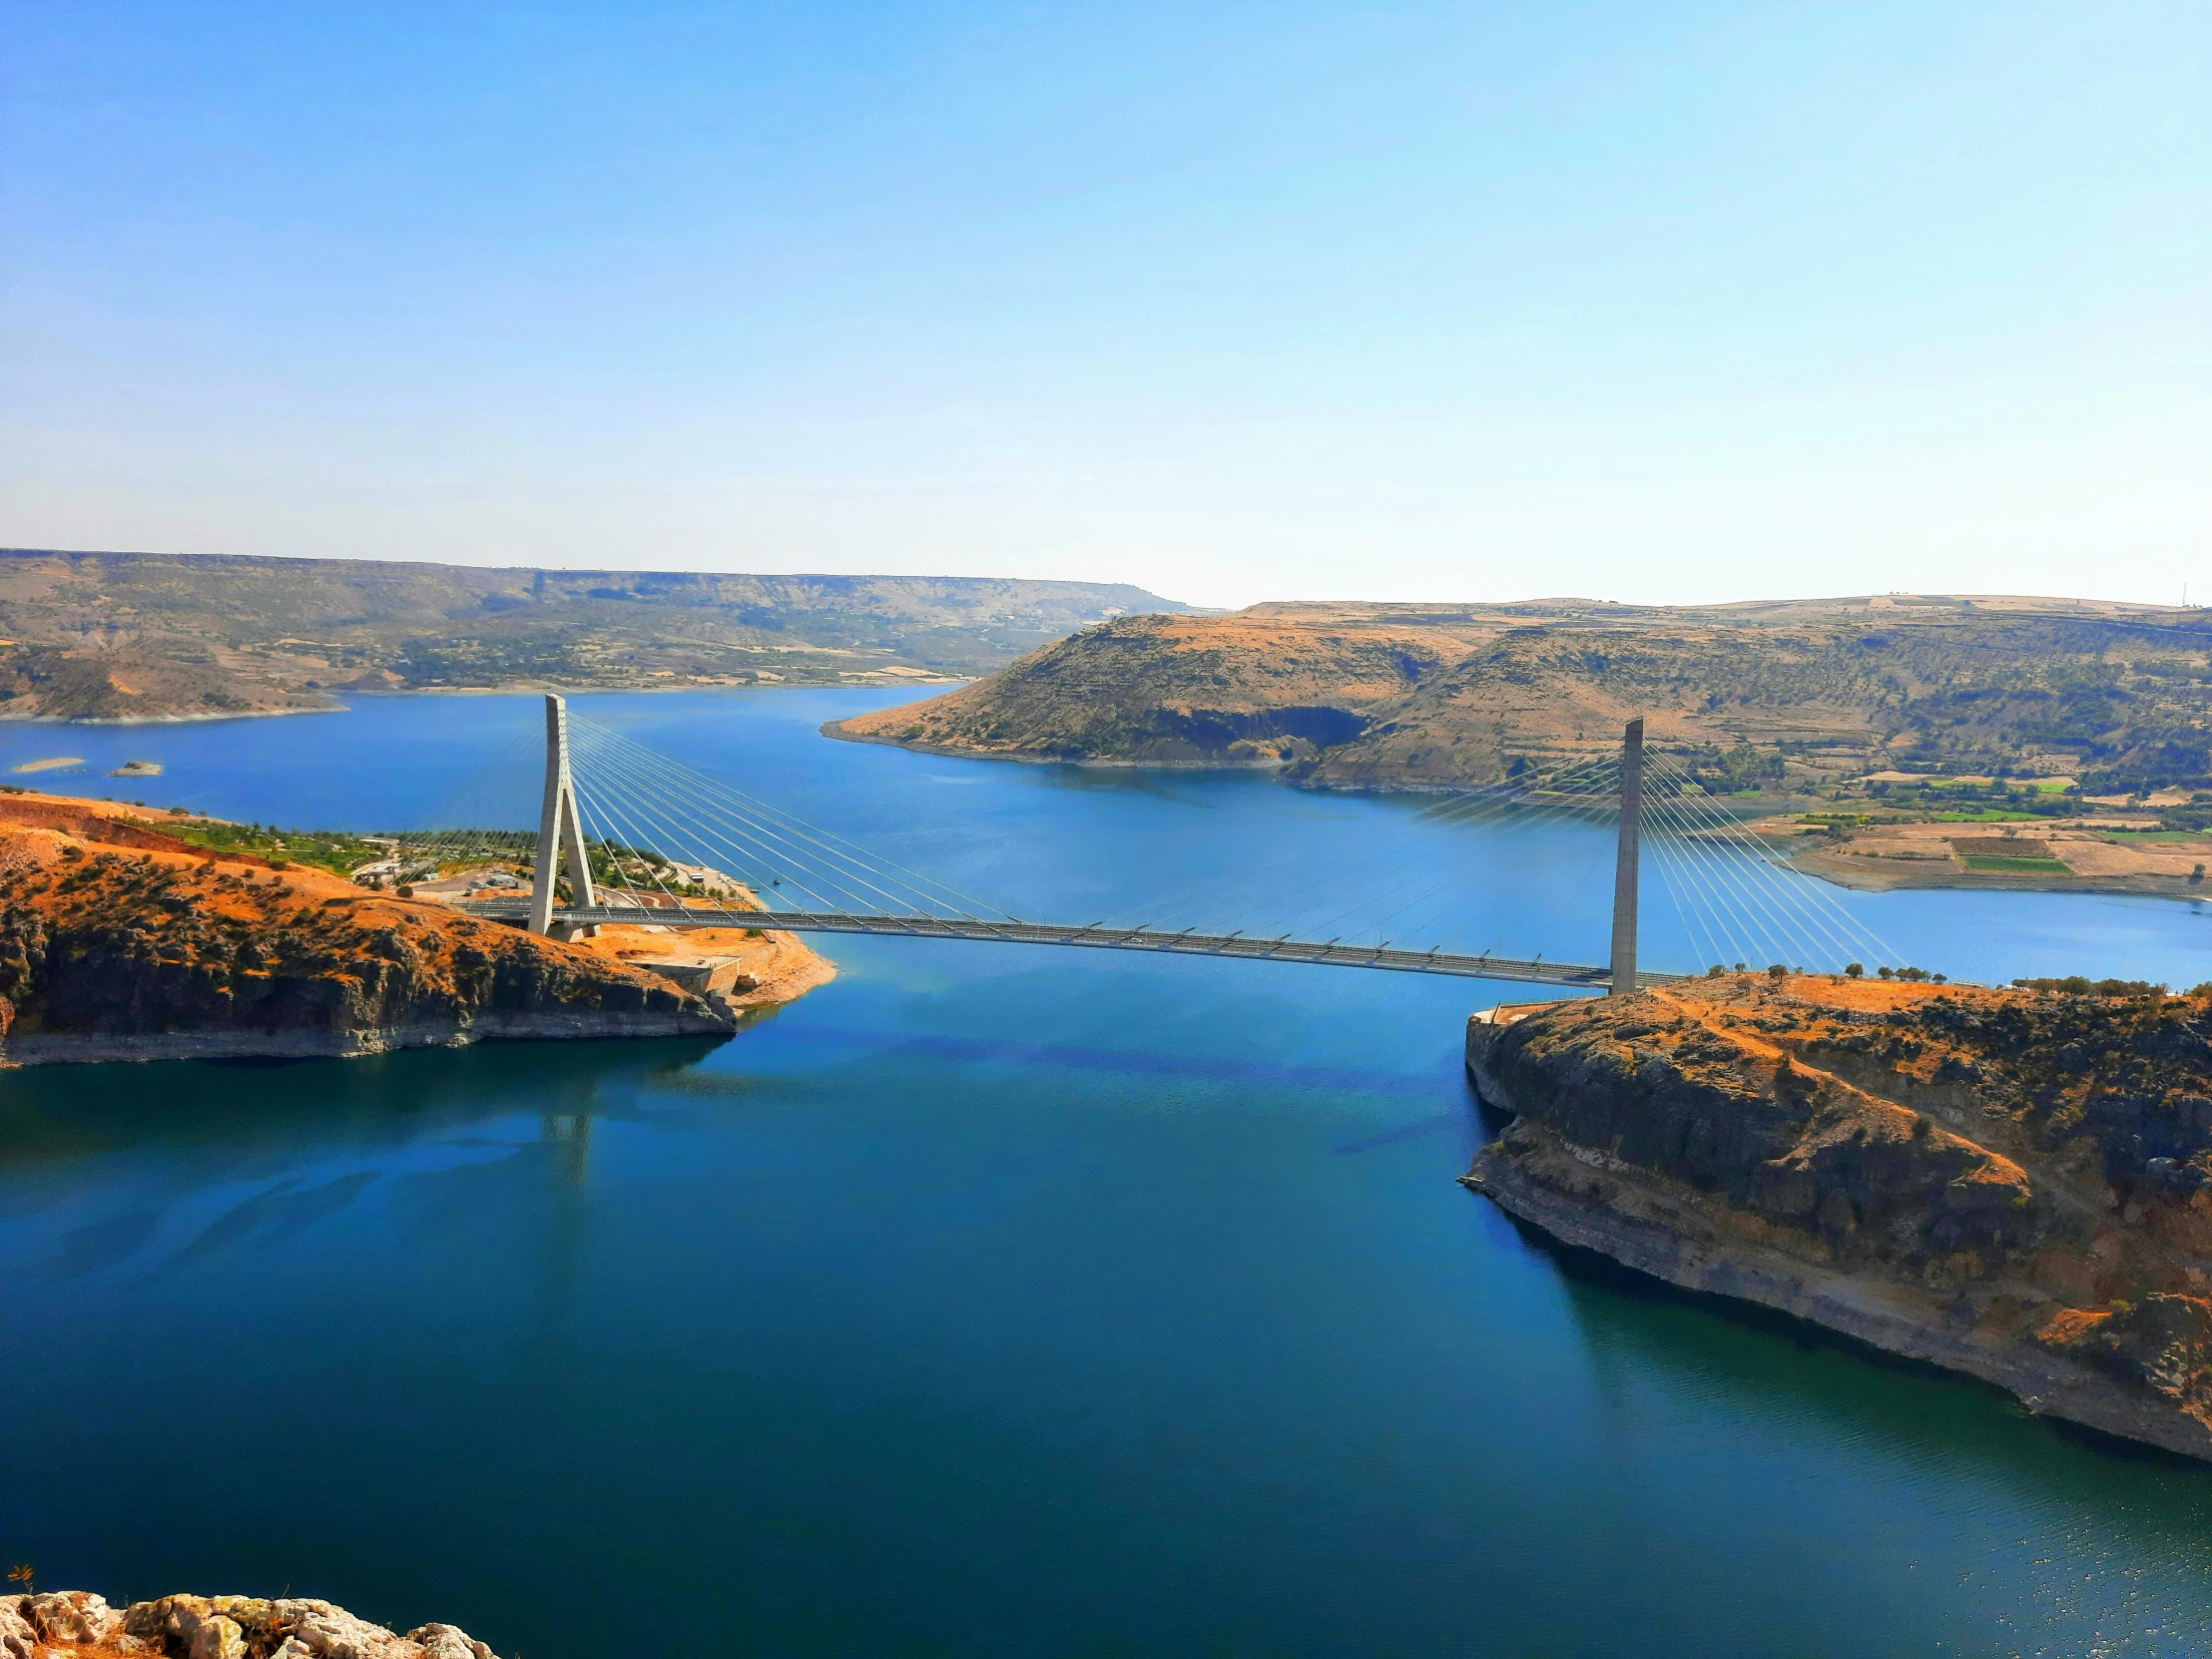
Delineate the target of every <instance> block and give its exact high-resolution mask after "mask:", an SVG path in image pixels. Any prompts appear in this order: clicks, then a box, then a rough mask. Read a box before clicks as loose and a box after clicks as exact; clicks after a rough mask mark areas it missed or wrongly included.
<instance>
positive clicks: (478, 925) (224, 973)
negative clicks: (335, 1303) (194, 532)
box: [0, 798, 738, 1065]
mask: <svg viewBox="0 0 2212 1659" xmlns="http://www.w3.org/2000/svg"><path fill="white" fill-rule="evenodd" d="M78 805H84V806H88V807H89V805H90V804H78ZM23 807H24V804H22V803H18V802H14V801H13V799H12V798H7V799H0V1065H36V1064H42V1063H53V1062H57V1061H76V1060H157V1059H196V1058H211V1057H229V1056H307V1055H348V1054H371V1053H378V1052H381V1051H383V1050H386V1049H393V1048H419V1047H430V1046H444V1045H454V1044H460V1043H468V1042H478V1041H483V1040H485V1039H489V1038H518V1037H530V1038H542V1037H616V1036H678V1035H717V1034H721V1033H725V1032H728V1031H731V1030H734V1029H736V1026H737V1023H738V1020H737V1016H736V1014H735V1013H734V1012H733V1011H732V1009H731V1008H730V1006H729V1005H728V1003H727V1002H726V1001H723V1000H718V999H713V998H709V997H702V996H698V995H693V994H691V993H690V992H687V991H685V990H683V989H681V988H680V987H678V986H677V985H675V984H673V983H672V982H671V981H670V980H669V979H668V978H666V977H664V976H663V975H661V974H658V973H654V972H650V971H648V970H645V969H642V968H637V967H631V966H628V965H626V964H624V963H623V962H621V961H619V960H617V959H615V958H614V957H612V956H609V955H607V954H605V953H602V952H598V951H594V950H592V949H590V948H588V947H586V946H583V945H575V944H564V943H561V942H559V941H556V940H552V939H545V938H539V937H536V936H534V935H531V934H527V933H524V932H521V931H519V930H518V929H515V928H512V927H506V926H502V925H500V924H498V923H496V922H488V921H482V920H479V919H477V918H475V917H473V916H468V915H463V914H459V913H457V912H456V911H454V910H452V909H450V908H447V907H445V906H443V905H437V904H426V903H418V902H412V901H409V900H406V899H399V898H389V897H384V896H382V895H379V894H372V893H369V892H365V891H363V890H362V889H361V888H358V887H355V886H353V885H352V884H351V883H350V882H347V881H344V880H341V879H339V878H338V877H336V876H331V875H326V874H322V873H320V872H317V871H314V870H309V869H303V868H294V869H289V870H282V871H277V870H274V869H271V868H269V867H267V866H265V865H260V864H259V860H256V861H255V863H246V862H241V861H237V860H231V859H224V858H218V857H214V856H210V855H208V854H206V853H204V852H197V851H193V850H191V849H187V848H184V847H182V846H181V845H180V846H179V848H178V850H176V851H174V852H171V851H166V850H163V849H161V848H160V847H158V846H145V845H130V846H117V845H115V844H113V843H112V841H108V840H94V839H92V838H90V836H89V834H85V833H77V832H72V830H68V829H62V828H49V827H46V826H45V825H41V824H20V823H14V822H11V814H17V813H22V812H23ZM26 816H27V815H26ZM146 834H147V836H148V838H151V839H154V840H157V841H158V840H161V839H163V838H165V837H161V836H159V835H158V834H153V833H152V832H151V831H147V832H146Z"/></svg>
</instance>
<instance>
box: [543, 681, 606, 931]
mask: <svg viewBox="0 0 2212 1659" xmlns="http://www.w3.org/2000/svg"><path fill="white" fill-rule="evenodd" d="M564 850H565V851H566V853H567V855H568V887H569V904H570V907H571V908H574V909H584V908H587V907H589V906H591V905H593V904H596V903H597V902H598V901H599V895H598V894H597V893H596V892H594V891H593V890H592V882H591V857H590V854H589V853H588V852H587V851H586V849H585V847H584V825H583V820H582V818H581V816H580V815H579V814H578V813H577V811H576V781H575V779H574V778H573V777H571V776H570V774H569V769H568V701H567V699H565V698H560V697H551V696H549V697H547V698H546V700H545V803H544V807H543V810H542V811H540V813H539V814H538V856H537V862H536V863H535V865H533V866H532V869H531V872H530V931H531V932H533V933H551V932H552V931H553V927H554V922H553V884H554V882H555V881H556V880H557V879H558V878H559V872H560V867H561V855H562V853H563V852H564ZM568 931H569V929H568V928H567V927H565V926H564V927H563V928H562V932H563V933H564V934H566V933H567V932H568Z"/></svg>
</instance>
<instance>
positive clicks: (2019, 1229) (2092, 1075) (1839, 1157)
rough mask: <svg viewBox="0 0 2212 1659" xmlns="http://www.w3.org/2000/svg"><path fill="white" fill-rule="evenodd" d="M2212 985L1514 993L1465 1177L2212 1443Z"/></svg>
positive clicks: (2017, 1384) (1905, 1338) (1616, 1236)
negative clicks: (2175, 991)
mask: <svg viewBox="0 0 2212 1659" xmlns="http://www.w3.org/2000/svg"><path fill="white" fill-rule="evenodd" d="M2207 993H2212V987H2200V988H2199V990H2198V992H2196V993H2192V994H2191V995H2188V996H2169V995H2166V994H2164V992H2163V990H2162V989H2161V988H2159V987H2154V986H2148V985H2134V984H2122V983H2112V982H2106V983H2101V984H2094V985H2092V984H2089V983H2087V982H2084V981H2078V980H2076V981H2066V982H2055V983H2051V984H2046V985H2042V986H2037V987H2016V988H2013V989H2008V990H1983V989H1978V988H1969V987H1959V986H1949V987H1934V986H1927V985H1911V984H1899V983H1883V982H1867V981H1862V980H1853V979H1845V978H1841V977H1838V978H1829V977H1825V976H1809V975H1783V974H1759V975H1756V976H1753V975H1719V976H1715V977H1712V978H1708V979H1702V980H1694V981H1690V982H1688V983H1685V984H1682V985H1677V986H1670V987H1668V988H1666V989H1664V990H1656V991H1647V992H1645V993H1643V994H1641V995H1637V996H1630V997H1616V998H1606V999H1602V1000H1597V1001H1577V1002H1559V1003H1550V1004H1537V1005H1528V1006H1524V1007H1519V1008H1510V1007H1508V1008H1499V1009H1495V1010H1492V1011H1490V1012H1488V1013H1485V1014H1478V1015H1476V1016H1475V1017H1474V1019H1473V1020H1472V1021H1470V1023H1469V1025H1468V1028H1467V1043H1466V1060H1467V1067H1468V1070H1469V1072H1470V1073H1471V1075H1472V1077H1473V1079H1474V1082H1475V1085H1476V1087H1477V1089H1478V1090H1479V1092H1480V1095H1481V1098H1482V1100H1483V1101H1484V1103H1485V1104H1486V1106H1487V1107H1488V1108H1490V1109H1491V1110H1493V1111H1495V1112H1497V1113H1502V1114H1506V1115H1508V1116H1509V1118H1510V1122H1509V1123H1508V1125H1507V1126H1506V1127H1505V1129H1504V1131H1503V1133H1502V1134H1501V1135H1500V1136H1499V1138H1498V1139H1497V1140H1496V1141H1494V1142H1492V1143H1491V1144H1490V1145H1488V1146H1486V1147H1484V1148H1483V1149H1482V1151H1481V1152H1480V1153H1479V1154H1478V1155H1477V1157H1476V1159H1475V1161H1474V1166H1473V1169H1472V1170H1471V1171H1470V1173H1469V1174H1468V1175H1467V1177H1466V1178H1465V1179H1466V1182H1467V1185H1469V1186H1470V1187H1472V1188H1473V1189H1474V1190H1475V1191H1477V1192H1480V1193H1482V1194H1485V1195H1486V1196H1488V1197H1489V1198H1491V1199H1493V1200H1495V1201H1496V1202H1497V1203H1498V1204H1499V1205H1500V1206H1502V1207H1503V1208H1504V1209H1505V1210H1507V1211H1508V1212H1510V1213H1511V1214H1513V1215H1514V1216H1516V1217H1518V1218H1520V1219H1521V1220H1522V1221H1524V1222H1526V1223H1528V1224H1531V1225H1533V1226H1534V1227H1536V1228H1539V1229H1541V1230H1542V1231H1543V1232H1545V1233H1547V1234H1549V1235H1551V1236H1552V1237H1554V1238H1556V1239H1559V1240H1561V1241H1563V1242H1565V1243H1567V1244H1570V1245H1574V1246H1578V1247H1582V1248H1585V1249H1589V1250H1594V1251H1598V1252H1601V1253H1602V1254H1604V1255H1606V1256H1609V1257H1612V1258H1613V1259H1614V1260H1616V1261H1619V1262H1622V1263H1625V1264H1627V1265H1628V1266H1629V1267H1632V1268H1636V1269H1639V1270H1641V1271H1642V1272H1645V1273H1648V1274H1651V1275H1653V1276H1654V1277H1656V1278H1659V1279H1663V1280H1666V1281H1668V1282H1669V1283H1671V1284H1675V1285H1680V1286H1684V1287H1687V1288H1689V1289H1693V1290H1698V1291H1707V1292H1714V1293H1718V1294H1720V1295H1723V1296H1729V1297H1734V1298H1739V1299H1742V1300H1745V1301H1749V1302H1755V1303H1760V1304H1763V1305H1765V1306H1768V1307H1771V1308H1777V1309H1781V1310H1784V1311H1786V1312H1788V1313H1791V1314H1794V1315H1797V1316H1798V1317H1800V1318H1803V1319H1805V1320H1808V1321H1810V1322H1812V1323H1814V1324H1816V1325H1821V1326H1825V1327H1828V1328H1829V1329H1831V1330H1835V1331H1840V1332H1843V1333H1846V1334H1848V1335H1850V1336H1852V1337H1856V1338H1859V1339H1862V1340H1864V1341H1866V1342H1868V1343H1871V1344H1873V1345H1874V1346H1876V1347H1878V1348H1882V1349H1887V1350H1889V1351H1891V1352H1893V1353H1897V1354H1902V1355H1907V1356H1910V1357H1912V1358H1915V1359H1918V1360H1924V1361H1930V1362H1933V1363H1934V1364H1936V1365H1938V1366H1942V1367H1945V1368H1947V1369H1949V1370H1953V1371H1958V1372H1963V1373H1965V1374H1967V1375H1969V1376H1972V1377H1977V1378H1981V1379H1983V1380H1985V1381H1987V1382H1990V1383H1995V1384H1997V1385H1998V1386H1999V1387H2002V1388H2005V1389H2007V1390H2009V1391H2010V1392H2011V1393H2013V1394H2014V1395H2016V1396H2017V1397H2018V1398H2019V1399H2021V1400H2022V1401H2023V1402H2024V1403H2025V1404H2026V1406H2027V1407H2028V1409H2029V1410H2031V1411H2036V1412H2041V1413H2047V1414H2050V1415H2053V1416H2058V1417H2065V1418H2069V1419H2071V1420H2072V1421H2075V1422H2079V1423H2083V1424H2086V1425H2088V1426H2090V1427H2093V1428H2097V1429H2101V1430H2104V1431H2105V1432H2108V1433H2113V1434H2119V1435H2124V1436H2126V1437H2128V1438H2131V1439H2136V1440H2142V1441H2146V1442H2148V1443H2150V1444H2152V1445H2157V1446H2162V1447H2164V1448H2166V1449H2167V1450H2170V1451H2176V1452H2181V1453H2185V1454H2187V1455H2189V1456H2192V1457H2200V1458H2207V1459H2212V994H2207Z"/></svg>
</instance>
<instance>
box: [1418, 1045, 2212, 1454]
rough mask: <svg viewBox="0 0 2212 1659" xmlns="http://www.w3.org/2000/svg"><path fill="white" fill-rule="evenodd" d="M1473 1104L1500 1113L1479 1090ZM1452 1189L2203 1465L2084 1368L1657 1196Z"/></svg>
mask: <svg viewBox="0 0 2212 1659" xmlns="http://www.w3.org/2000/svg"><path fill="white" fill-rule="evenodd" d="M1472 1069H1473V1068H1472V1067H1469V1070H1470V1071H1471V1070H1472ZM1477 1086H1478V1087H1479V1086H1481V1085H1480V1079H1479V1076H1477ZM1483 1098H1484V1099H1485V1100H1490V1101H1493V1102H1494V1103H1496V1104H1499V1105H1502V1104H1503V1103H1502V1102H1495V1100H1494V1097H1493V1096H1492V1095H1491V1093H1490V1092H1489V1090H1488V1089H1487V1088H1484V1089H1483ZM1507 1109H1508V1110H1509V1109H1510V1108H1507ZM1554 1150H1555V1151H1556V1153H1557V1154H1559V1155H1561V1156H1564V1157H1567V1158H1570V1159H1574V1160H1575V1161H1576V1162H1580V1163H1583V1164H1585V1166H1587V1163H1588V1155H1589V1154H1590V1152H1591V1150H1592V1149H1590V1148H1586V1147H1576V1146H1573V1145H1571V1144H1569V1143H1567V1142H1565V1141H1560V1142H1559V1144H1558V1146H1557V1147H1556V1148H1555V1149H1554ZM1459 1184H1460V1185H1461V1186H1463V1187H1465V1188H1467V1189H1468V1190H1469V1191H1470V1192H1477V1193H1480V1194H1481V1195H1482V1196H1483V1197H1484V1198H1487V1199H1489V1200H1490V1201H1491V1202H1492V1203H1494V1204H1496V1205H1497V1207H1498V1208H1499V1209H1501V1210H1503V1211H1504V1212H1505V1213H1506V1214H1507V1215H1509V1216H1512V1217H1514V1218H1516V1219H1517V1220H1520V1221H1523V1222H1526V1223H1527V1224H1528V1225H1529V1226H1531V1227H1533V1228H1535V1229H1536V1230H1537V1231H1539V1232H1541V1233H1543V1234H1545V1235H1546V1236H1547V1237H1549V1238H1552V1239H1555V1240H1557V1241H1558V1242H1559V1243H1561V1244H1564V1245H1570V1246H1573V1247H1574V1248H1576V1249H1579V1250H1588V1251H1594V1252H1596V1253H1597V1254H1598V1255H1600V1256H1604V1257H1607V1258H1609V1259H1610V1260H1612V1261H1614V1262H1618V1263H1619V1264H1620V1265H1621V1266H1623V1267H1626V1268H1631V1269H1633V1270H1635V1271H1636V1272H1638V1273H1642V1274H1647V1275H1649V1276H1650V1277H1651V1278H1653V1279H1657V1280H1661V1281H1664V1282H1665V1283H1666V1284H1669V1285H1673V1286H1675V1287H1677V1288H1678V1289H1681V1290H1685V1291H1701V1292H1704V1293H1706V1294H1708V1295H1712V1296H1723V1297H1729V1298H1732V1299H1733V1300H1735V1301H1738V1302H1750V1303H1756V1304H1757V1305H1759V1306H1760V1307H1762V1308H1772V1309H1774V1310H1775V1311H1777V1312H1778V1313H1784V1314H1789V1315H1791V1316H1792V1317H1794V1318H1797V1319H1801V1320H1804V1321H1805V1322H1806V1323H1807V1324H1808V1325H1817V1326H1820V1327H1821V1328H1822V1329H1823V1330H1827V1331H1834V1332H1837V1333H1839V1334H1841V1335H1843V1336H1846V1337H1851V1338H1855V1339H1857V1340H1858V1341H1860V1342H1863V1343H1866V1344H1867V1345H1868V1346H1869V1347H1872V1348H1878V1349H1880V1350H1882V1351H1883V1352H1884V1353H1885V1354H1895V1355H1898V1356H1900V1357H1902V1358H1904V1359H1907V1360H1919V1361H1923V1362H1925V1363H1926V1364H1929V1365H1932V1366H1936V1367H1939V1368H1940V1369H1942V1370H1944V1371H1950V1372H1957V1373H1959V1374H1960V1375H1962V1376H1966V1377H1972V1378H1976V1379H1978V1380H1980V1381H1981V1382H1984V1383H1993V1384H1994V1385H1995V1386H1997V1387H1999V1388H2002V1389H2003V1390H2004V1391H2005V1392H2006V1393H2008V1394H2011V1395H2012V1396H2013V1397H2014V1398H2016V1399H2017V1400H2018V1401H2019V1402H2020V1403H2021V1404H2022V1405H2024V1406H2026V1407H2027V1409H2028V1410H2029V1411H2031V1412H2033V1413H2034V1414H2036V1415H2037V1416H2053V1417H2062V1418H2064V1419H2066V1420H2067V1421H2069V1422H2076V1423H2080V1424H2081V1425H2083V1426H2084V1427H2088V1428H2094V1429H2098V1430H2101V1431H2102V1432H2104V1433H2107V1434H2116V1435H2119V1436H2120V1437H2121V1438H2123V1439H2130V1440H2140V1441H2143V1442H2145V1443H2146V1444H2150V1445H2155V1446H2159V1447H2161V1448H2162V1449H2164V1450H2167V1451H2172V1452H2177V1453H2179V1454H2180V1455H2182V1456H2184V1457H2198V1458H2205V1459H2212V1435H2207V1434H2206V1433H2205V1432H2204V1431H2203V1429H2202V1428H2201V1427H2199V1426H2196V1425H2186V1426H2185V1425H2183V1424H2181V1423H2178V1422H2177V1421H2176V1420H2175V1419H2174V1417H2173V1415H2172V1413H2171V1412H2170V1411H2165V1410H2159V1409H2155V1408H2153V1407H2152V1406H2150V1405H2149V1404H2147V1403H2144V1402H2141V1401H2136V1400H2129V1399H2122V1398H2118V1397H2115V1395H2114V1393H2113V1388H2112V1383H2111V1380H2110V1379H2109V1378H2107V1377H2104V1376H2102V1375H2101V1374H2099V1373H2097V1372H2095V1371H2093V1370H2091V1369H2090V1368H2089V1367H2087V1366H2078V1365H2073V1364H2070V1363H2068V1362H2066V1361H2063V1360H2058V1359H2055V1358H2052V1357H2047V1356H2040V1355H2034V1354H2026V1353H2020V1352H2017V1351H2014V1352H2010V1353H1999V1352H1992V1351H1990V1350H1987V1349H1984V1348H1980V1347H1977V1346H1975V1345H1974V1344H1973V1343H1972V1342H1971V1341H1970V1340H1967V1339H1965V1338H1963V1337H1962V1336H1961V1335H1960V1333H1959V1331H1958V1328H1957V1326H1956V1325H1955V1324H1954V1323H1953V1322H1952V1321H1950V1320H1949V1319H1948V1318H1945V1317H1942V1316H1941V1315H1939V1314H1936V1312H1935V1311H1933V1310H1922V1309H1916V1308H1912V1307H1910V1306H1903V1305H1897V1304H1891V1303H1886V1302H1885V1301H1884V1300H1883V1299H1882V1297H1881V1295H1880V1292H1879V1291H1877V1290H1874V1289H1872V1288H1871V1287H1869V1286H1868V1285H1867V1284H1866V1282H1865V1281H1863V1280H1861V1279H1858V1278H1855V1277H1854V1276H1852V1275H1850V1274H1848V1273H1821V1272H1814V1271H1808V1270H1807V1268H1806V1265H1805V1264H1804V1263H1803V1262H1802V1261H1799V1260H1798V1259H1796V1258H1795V1257H1792V1256H1788V1255H1785V1254H1784V1253H1783V1252H1781V1251H1779V1250H1766V1249H1762V1248H1760V1247H1759V1246H1756V1245H1746V1244H1744V1243H1741V1242H1739V1241H1735V1240H1722V1239H1719V1238H1716V1237H1713V1236H1711V1235H1710V1232H1709V1230H1707V1229H1705V1228H1702V1227H1700V1226H1698V1225H1697V1224H1696V1222H1695V1221H1694V1220H1693V1219H1692V1218H1691V1217H1689V1216H1688V1215H1686V1214H1685V1213H1684V1211H1683V1210H1682V1209H1680V1208H1679V1207H1676V1206H1670V1205H1668V1204H1667V1203H1665V1201H1664V1199H1663V1198H1661V1197H1659V1196H1658V1195H1649V1197H1648V1198H1647V1202H1648V1203H1649V1208H1648V1210H1647V1211H1646V1212H1645V1213H1644V1214H1641V1215H1630V1214H1625V1213H1623V1212H1622V1211H1621V1210H1617V1209H1609V1208H1598V1207H1593V1206H1591V1205H1588V1204H1586V1203H1583V1202H1579V1201H1577V1200H1576V1199H1574V1198H1572V1197H1567V1196H1563V1195H1562V1194H1561V1193H1559V1192H1558V1191H1556V1190H1555V1189H1553V1188H1552V1187H1550V1186H1549V1185H1547V1184H1546V1183H1545V1182H1543V1181H1542V1180H1540V1179H1537V1178H1535V1177H1533V1176H1532V1175H1531V1173H1530V1172H1529V1171H1528V1170H1526V1169H1524V1168H1521V1167H1517V1166H1516V1165H1515V1164H1514V1163H1513V1162H1512V1161H1511V1160H1508V1159H1504V1158H1495V1157H1485V1156H1477V1158H1476V1160H1475V1165H1474V1168H1472V1169H1471V1170H1469V1171H1468V1172H1467V1173H1466V1174H1465V1175H1462V1176H1460V1177H1459Z"/></svg>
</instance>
